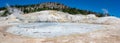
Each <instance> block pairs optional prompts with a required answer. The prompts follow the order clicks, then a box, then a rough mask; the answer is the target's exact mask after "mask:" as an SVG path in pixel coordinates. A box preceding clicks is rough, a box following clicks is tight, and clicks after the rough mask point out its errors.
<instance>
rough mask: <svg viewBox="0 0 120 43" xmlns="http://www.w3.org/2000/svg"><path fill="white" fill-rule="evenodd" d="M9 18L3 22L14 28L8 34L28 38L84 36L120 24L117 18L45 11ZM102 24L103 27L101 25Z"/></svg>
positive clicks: (12, 15) (10, 16)
mask: <svg viewBox="0 0 120 43" xmlns="http://www.w3.org/2000/svg"><path fill="white" fill-rule="evenodd" d="M15 14H16V13H15ZM15 14H14V13H13V14H11V15H9V16H7V17H6V18H7V19H5V20H4V21H3V22H1V23H6V24H9V25H13V27H10V28H8V30H7V32H9V33H12V34H16V35H21V36H27V37H35V38H37V37H40V38H47V37H58V36H63V35H70V34H84V33H89V32H92V31H97V30H101V29H104V28H105V25H114V24H115V25H116V24H120V19H119V18H116V17H112V16H109V17H96V16H95V15H93V14H90V15H81V14H78V15H71V14H68V13H63V12H60V11H53V10H45V11H40V12H35V13H29V14H24V15H20V14H19V15H20V17H19V16H16V15H15ZM100 24H101V25H100Z"/></svg>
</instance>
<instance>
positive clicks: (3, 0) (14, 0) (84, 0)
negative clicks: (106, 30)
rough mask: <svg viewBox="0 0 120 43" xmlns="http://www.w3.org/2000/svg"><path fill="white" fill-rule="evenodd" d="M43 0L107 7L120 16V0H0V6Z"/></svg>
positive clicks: (89, 7) (88, 7)
mask: <svg viewBox="0 0 120 43" xmlns="http://www.w3.org/2000/svg"><path fill="white" fill-rule="evenodd" d="M43 2H59V3H62V4H65V5H67V6H69V7H74V8H78V9H85V10H91V11H95V12H103V11H102V9H107V10H108V12H109V14H110V15H112V16H116V17H120V0H0V7H5V6H6V4H7V3H8V4H9V5H28V4H37V3H43Z"/></svg>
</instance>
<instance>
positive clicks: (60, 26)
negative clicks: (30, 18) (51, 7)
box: [7, 23, 105, 38]
mask: <svg viewBox="0 0 120 43" xmlns="http://www.w3.org/2000/svg"><path fill="white" fill-rule="evenodd" d="M101 29H105V26H103V25H96V24H84V23H29V24H19V25H16V26H13V27H10V28H9V29H8V30H7V32H9V33H13V34H16V35H21V36H28V37H35V38H38V37H39V38H47V37H58V36H64V35H70V34H84V33H88V32H92V31H97V30H101Z"/></svg>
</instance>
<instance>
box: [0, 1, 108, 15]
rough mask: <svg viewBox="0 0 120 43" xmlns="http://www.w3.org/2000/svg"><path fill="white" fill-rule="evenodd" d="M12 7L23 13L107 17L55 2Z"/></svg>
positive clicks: (6, 11) (6, 12)
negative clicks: (42, 12)
mask: <svg viewBox="0 0 120 43" xmlns="http://www.w3.org/2000/svg"><path fill="white" fill-rule="evenodd" d="M12 7H16V8H18V9H20V10H21V11H23V12H24V13H31V12H37V11H42V10H58V11H63V12H67V13H70V14H83V15H87V14H95V15H96V16H98V17H103V16H105V15H109V14H103V13H99V12H92V11H88V10H81V9H76V8H70V7H68V6H65V5H63V4H60V3H56V2H46V3H41V4H33V5H15V6H12ZM0 10H5V12H4V13H3V15H2V16H6V14H8V10H6V8H5V7H4V8H0Z"/></svg>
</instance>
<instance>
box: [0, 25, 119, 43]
mask: <svg viewBox="0 0 120 43" xmlns="http://www.w3.org/2000/svg"><path fill="white" fill-rule="evenodd" d="M9 27H10V26H0V43H120V28H119V25H116V26H115V25H114V26H113V28H109V26H108V27H106V29H103V30H99V31H94V32H91V33H86V34H73V35H69V36H61V37H54V38H44V39H42V38H30V37H23V36H17V35H13V34H10V33H7V32H5V30H6V29H7V28H9Z"/></svg>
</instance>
